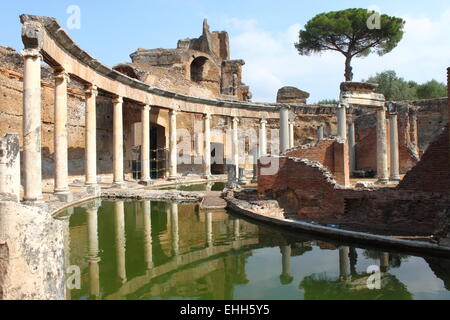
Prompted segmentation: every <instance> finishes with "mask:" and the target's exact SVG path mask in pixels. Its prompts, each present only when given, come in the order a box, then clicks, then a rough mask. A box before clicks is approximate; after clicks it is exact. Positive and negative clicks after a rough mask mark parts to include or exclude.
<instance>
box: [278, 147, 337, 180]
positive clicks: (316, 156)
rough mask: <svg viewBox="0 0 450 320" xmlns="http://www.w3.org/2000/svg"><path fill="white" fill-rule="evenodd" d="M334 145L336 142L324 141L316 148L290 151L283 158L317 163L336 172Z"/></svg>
mask: <svg viewBox="0 0 450 320" xmlns="http://www.w3.org/2000/svg"><path fill="white" fill-rule="evenodd" d="M334 143H335V140H322V141H320V142H318V143H317V144H316V145H315V146H311V147H306V146H305V147H299V148H294V149H291V150H288V151H287V152H285V153H284V154H283V156H286V157H291V158H303V159H308V160H311V161H317V162H320V163H321V164H322V165H324V166H325V167H326V168H327V169H328V170H330V171H331V172H334V150H333V149H334V147H333V146H334Z"/></svg>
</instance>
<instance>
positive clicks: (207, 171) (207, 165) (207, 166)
mask: <svg viewBox="0 0 450 320" xmlns="http://www.w3.org/2000/svg"><path fill="white" fill-rule="evenodd" d="M203 122H204V123H203V124H204V131H205V134H204V136H205V147H204V150H203V156H204V162H203V164H204V175H205V178H206V179H208V178H210V177H211V115H210V114H206V115H205V116H204V117H203Z"/></svg>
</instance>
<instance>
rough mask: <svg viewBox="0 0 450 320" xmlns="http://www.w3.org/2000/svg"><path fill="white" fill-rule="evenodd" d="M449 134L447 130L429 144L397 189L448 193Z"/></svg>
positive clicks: (449, 173)
mask: <svg viewBox="0 0 450 320" xmlns="http://www.w3.org/2000/svg"><path fill="white" fill-rule="evenodd" d="M448 146H449V133H448V126H447V128H446V129H445V130H444V131H443V132H442V133H441V134H440V135H439V138H438V139H437V140H436V141H434V142H433V143H431V144H430V146H429V147H428V149H427V151H426V152H425V154H424V155H423V157H422V160H421V161H420V162H419V163H418V164H417V166H415V167H414V168H413V169H412V170H411V171H410V172H408V173H407V174H406V176H405V177H404V178H403V180H402V181H401V182H400V185H399V189H401V190H412V191H426V192H439V193H450V165H449V164H450V157H449V147H448Z"/></svg>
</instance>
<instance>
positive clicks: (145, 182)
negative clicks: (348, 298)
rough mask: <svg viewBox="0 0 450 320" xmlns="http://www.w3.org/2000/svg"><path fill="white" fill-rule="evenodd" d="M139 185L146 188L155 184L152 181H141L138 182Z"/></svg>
mask: <svg viewBox="0 0 450 320" xmlns="http://www.w3.org/2000/svg"><path fill="white" fill-rule="evenodd" d="M139 184H140V185H142V186H146V187H148V186H152V185H154V184H155V183H154V182H153V181H152V180H142V181H139Z"/></svg>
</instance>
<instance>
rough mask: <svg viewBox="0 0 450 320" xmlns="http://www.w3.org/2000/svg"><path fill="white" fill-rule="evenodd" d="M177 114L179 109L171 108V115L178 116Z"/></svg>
mask: <svg viewBox="0 0 450 320" xmlns="http://www.w3.org/2000/svg"><path fill="white" fill-rule="evenodd" d="M177 114H178V109H170V110H169V115H171V116H176V115H177Z"/></svg>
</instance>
